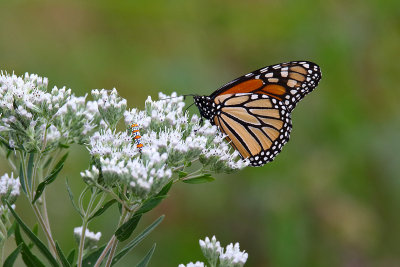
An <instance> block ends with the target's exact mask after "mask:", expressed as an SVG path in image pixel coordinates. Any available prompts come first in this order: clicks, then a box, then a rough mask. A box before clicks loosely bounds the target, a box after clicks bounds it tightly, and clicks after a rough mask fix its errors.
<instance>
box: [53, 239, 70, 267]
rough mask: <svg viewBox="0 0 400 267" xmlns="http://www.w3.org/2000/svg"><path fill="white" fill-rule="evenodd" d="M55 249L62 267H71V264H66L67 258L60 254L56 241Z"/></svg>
mask: <svg viewBox="0 0 400 267" xmlns="http://www.w3.org/2000/svg"><path fill="white" fill-rule="evenodd" d="M56 249H57V254H58V256H59V258H60V260H61V263H62V266H64V267H71V264H70V263H69V262H68V260H67V258H66V257H65V255H64V253H63V252H62V250H61V248H60V246H59V245H58V243H57V241H56Z"/></svg>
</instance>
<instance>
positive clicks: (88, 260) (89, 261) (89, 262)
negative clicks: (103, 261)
mask: <svg viewBox="0 0 400 267" xmlns="http://www.w3.org/2000/svg"><path fill="white" fill-rule="evenodd" d="M105 247H106V245H103V246H101V247H99V248H98V249H96V250H95V251H93V252H92V253H90V254H89V255H87V256H85V258H83V260H82V266H85V267H91V266H94V265H95V263H96V261H97V259H98V258H99V257H100V255H101V253H102V252H103V250H104V248H105Z"/></svg>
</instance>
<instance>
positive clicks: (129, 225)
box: [115, 214, 142, 242]
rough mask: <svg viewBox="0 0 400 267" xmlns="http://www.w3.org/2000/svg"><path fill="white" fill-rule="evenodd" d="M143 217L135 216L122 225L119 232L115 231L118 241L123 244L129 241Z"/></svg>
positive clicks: (140, 215)
mask: <svg viewBox="0 0 400 267" xmlns="http://www.w3.org/2000/svg"><path fill="white" fill-rule="evenodd" d="M141 217H142V214H135V215H133V217H132V218H130V219H129V220H128V221H127V222H126V223H124V224H123V225H121V226H120V227H119V228H118V229H117V231H115V236H116V237H117V239H118V240H119V241H121V242H122V241H125V240H127V239H128V238H129V237H130V236H131V234H132V233H133V231H134V230H135V228H136V226H137V225H138V223H139V220H140V218H141Z"/></svg>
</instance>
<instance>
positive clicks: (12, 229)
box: [7, 221, 17, 237]
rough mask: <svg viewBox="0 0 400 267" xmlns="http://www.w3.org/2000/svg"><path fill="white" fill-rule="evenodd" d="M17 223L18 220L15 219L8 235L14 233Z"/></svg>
mask: <svg viewBox="0 0 400 267" xmlns="http://www.w3.org/2000/svg"><path fill="white" fill-rule="evenodd" d="M16 225H17V222H16V221H14V222H13V224H12V225H11V227H10V228H9V229H8V231H7V237H10V236H12V235H13V234H14V231H15V227H16Z"/></svg>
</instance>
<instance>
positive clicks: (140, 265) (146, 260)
mask: <svg viewBox="0 0 400 267" xmlns="http://www.w3.org/2000/svg"><path fill="white" fill-rule="evenodd" d="M155 249H156V243H154V245H153V246H152V247H151V249H150V250H149V252H147V254H146V256H144V258H143V259H142V260H141V261H140V262H139V263H138V265H136V266H137V267H146V266H147V265H148V264H149V261H150V259H151V256H153V253H154V250H155Z"/></svg>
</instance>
